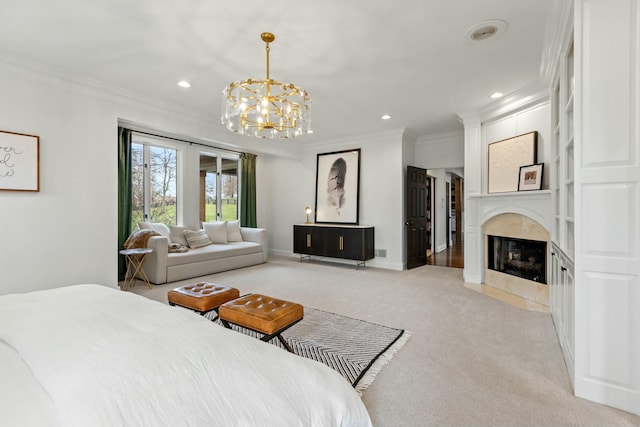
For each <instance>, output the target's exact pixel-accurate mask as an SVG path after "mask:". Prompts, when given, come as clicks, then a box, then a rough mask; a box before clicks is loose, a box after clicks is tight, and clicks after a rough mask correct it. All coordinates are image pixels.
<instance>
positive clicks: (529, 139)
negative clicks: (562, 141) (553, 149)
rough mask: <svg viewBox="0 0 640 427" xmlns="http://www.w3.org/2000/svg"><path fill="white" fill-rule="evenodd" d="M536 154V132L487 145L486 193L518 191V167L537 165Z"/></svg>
mask: <svg viewBox="0 0 640 427" xmlns="http://www.w3.org/2000/svg"><path fill="white" fill-rule="evenodd" d="M537 153H538V132H537V131H533V132H529V133H525V134H522V135H518V136H514V137H513V138H508V139H504V140H502V141H497V142H493V143H491V144H489V153H488V166H489V168H488V169H489V170H488V175H489V176H488V178H489V179H488V185H487V192H489V193H508V192H514V191H518V180H519V172H520V167H521V166H528V165H533V164H535V163H537Z"/></svg>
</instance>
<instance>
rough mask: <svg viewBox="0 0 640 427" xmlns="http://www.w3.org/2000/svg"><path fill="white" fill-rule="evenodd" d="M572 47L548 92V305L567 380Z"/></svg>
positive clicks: (571, 326) (570, 365)
mask: <svg viewBox="0 0 640 427" xmlns="http://www.w3.org/2000/svg"><path fill="white" fill-rule="evenodd" d="M574 89H575V78H574V50H573V40H572V39H570V40H568V41H567V44H566V46H565V47H564V49H563V51H562V55H561V57H560V63H559V64H558V73H557V77H556V80H555V83H554V85H553V90H552V93H551V104H552V108H551V123H552V128H553V135H552V138H551V139H552V141H551V156H552V160H551V166H552V167H551V175H550V177H551V179H550V185H549V187H550V190H551V210H552V213H553V225H552V230H551V240H552V245H551V280H550V283H549V308H550V310H551V314H552V316H553V322H554V324H555V327H556V331H557V333H558V339H559V341H560V346H561V347H562V352H563V354H564V358H565V363H566V364H567V370H568V372H569V376H570V377H571V381H572V383H573V381H574V363H575V289H574V280H573V277H574V264H573V258H574V252H575V249H574V248H575V233H574V230H575V220H574V212H575V207H574V122H573V113H574V99H575V96H574Z"/></svg>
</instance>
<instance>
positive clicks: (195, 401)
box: [0, 285, 371, 427]
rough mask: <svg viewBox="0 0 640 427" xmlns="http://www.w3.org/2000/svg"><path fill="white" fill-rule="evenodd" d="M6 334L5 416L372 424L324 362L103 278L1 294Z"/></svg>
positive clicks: (116, 422) (0, 360) (1, 420)
mask: <svg viewBox="0 0 640 427" xmlns="http://www.w3.org/2000/svg"><path fill="white" fill-rule="evenodd" d="M0 341H3V342H4V344H2V343H0V344H2V345H0V365H1V366H2V368H0V375H2V376H3V377H2V378H0V381H1V383H0V388H1V390H0V398H1V399H2V400H3V402H2V403H1V405H2V406H0V409H1V412H0V425H28V424H32V425H46V424H50V425H62V426H82V427H86V426H124V425H127V426H154V427H155V426H172V427H175V426H369V425H371V421H370V419H369V415H368V413H367V411H366V409H365V407H364V405H363V403H362V401H361V400H360V398H359V397H358V395H357V394H356V392H355V391H354V390H353V389H352V387H351V386H350V385H349V384H348V383H347V381H346V380H345V379H344V378H343V377H342V376H340V375H339V374H338V373H336V372H334V371H333V370H331V369H329V368H328V367H326V366H324V365H322V364H320V363H317V362H314V361H311V360H308V359H305V358H302V357H299V356H296V355H293V354H290V353H287V352H286V351H284V350H281V349H279V348H277V347H276V346H273V345H270V344H266V343H263V342H261V341H259V340H257V339H255V338H250V337H247V336H245V335H242V334H240V333H237V332H233V331H230V330H227V329H224V328H222V327H220V326H218V325H216V324H214V323H213V322H211V321H208V320H206V319H205V318H203V317H202V316H199V315H197V314H195V313H192V312H190V311H188V310H185V309H181V308H177V307H170V306H167V305H164V304H161V303H158V302H155V301H151V300H148V299H146V298H143V297H140V296H138V295H134V294H131V293H128V292H122V291H119V290H115V289H111V288H107V287H104V286H98V285H76V286H69V287H64V288H58V289H53V290H49V291H38V292H31V293H26V294H14V295H4V296H0ZM5 344H6V345H5ZM18 355H19V357H18ZM20 359H21V360H20ZM7 397H11V400H10V401H9V402H13V403H9V402H8V401H7V400H6V398H7ZM16 402H17V403H16ZM29 407H31V408H32V409H31V412H29ZM25 410H26V411H27V412H25Z"/></svg>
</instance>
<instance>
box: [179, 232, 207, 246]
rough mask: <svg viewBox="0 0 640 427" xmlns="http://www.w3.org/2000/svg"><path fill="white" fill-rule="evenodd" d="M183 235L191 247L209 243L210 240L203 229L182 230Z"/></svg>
mask: <svg viewBox="0 0 640 427" xmlns="http://www.w3.org/2000/svg"><path fill="white" fill-rule="evenodd" d="M184 237H185V238H186V239H187V242H188V243H189V247H190V248H191V249H197V248H201V247H203V246H208V245H210V244H211V240H209V236H207V233H205V232H204V230H197V231H195V230H184Z"/></svg>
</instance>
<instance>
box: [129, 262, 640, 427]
mask: <svg viewBox="0 0 640 427" xmlns="http://www.w3.org/2000/svg"><path fill="white" fill-rule="evenodd" d="M196 280H206V281H209V282H213V283H218V284H224V285H229V286H234V287H236V288H238V289H239V290H240V292H241V293H252V292H253V293H262V294H266V295H270V296H273V297H276V298H282V299H287V300H291V301H296V302H299V303H301V304H303V305H304V306H308V307H314V308H316V309H320V310H325V311H329V312H332V313H337V314H341V315H344V316H349V317H352V318H355V319H362V320H365V321H369V322H373V323H377V324H380V325H387V326H389V327H393V328H398V329H406V330H409V331H411V333H412V335H411V338H410V339H409V340H408V341H407V343H406V344H405V346H404V347H403V348H402V349H401V350H400V351H399V352H398V353H397V354H396V355H395V356H394V358H393V360H392V361H391V363H389V364H388V365H387V366H386V367H385V368H384V369H383V370H382V371H381V372H380V374H379V375H378V376H377V378H376V380H375V381H374V382H373V384H372V385H371V386H370V387H369V388H368V389H367V390H366V391H365V392H364V393H363V395H362V399H363V401H364V403H365V405H366V406H367V409H368V410H369V413H370V414H371V419H372V421H373V424H374V425H375V426H378V427H386V426H598V427H600V426H640V417H638V416H634V415H631V414H628V413H626V412H622V411H619V410H616V409H613V408H610V407H607V406H603V405H599V404H596V403H593V402H589V401H586V400H582V399H578V398H575V397H574V396H573V394H572V390H571V384H570V382H569V378H568V375H567V371H566V368H565V366H564V360H563V358H562V354H561V350H560V346H559V344H558V341H557V338H556V335H555V330H554V327H553V323H552V320H551V316H550V315H549V314H544V313H538V312H530V311H525V310H522V309H519V308H516V307H513V306H510V305H507V304H505V303H502V302H500V301H497V300H495V299H492V298H490V297H488V296H485V295H482V294H480V293H477V292H475V291H472V290H470V289H467V288H465V287H464V286H463V280H462V270H460V269H451V268H446V267H437V266H424V267H420V268H416V269H412V270H408V271H391V270H382V269H376V268H370V267H367V268H366V269H364V270H362V269H361V270H356V269H355V268H354V267H353V266H347V265H341V264H334V263H330V262H322V261H311V262H307V261H305V262H303V263H300V262H299V261H298V259H297V258H288V257H275V256H274V257H271V258H270V260H269V262H268V263H266V264H263V265H258V266H254V267H248V268H243V269H239V270H233V271H229V272H223V273H218V274H215V275H211V276H204V277H201V278H198V279H195V280H186V281H181V282H174V283H169V284H165V285H161V286H154V287H153V289H147V288H146V287H145V286H143V285H141V284H140V282H138V285H137V286H136V287H135V288H134V290H133V291H134V292H136V293H139V294H141V295H146V296H147V297H149V298H153V299H157V300H159V301H163V302H166V301H167V299H166V293H167V291H168V290H169V289H172V288H174V287H177V286H182V285H185V284H188V283H193V282H194V281H196Z"/></svg>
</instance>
